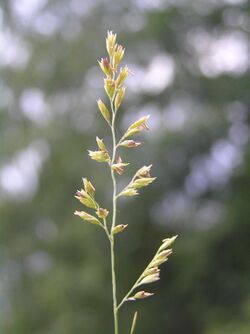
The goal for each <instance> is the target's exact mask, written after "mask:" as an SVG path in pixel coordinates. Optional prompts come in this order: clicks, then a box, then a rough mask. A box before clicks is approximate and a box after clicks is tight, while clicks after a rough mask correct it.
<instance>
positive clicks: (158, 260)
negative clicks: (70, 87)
mask: <svg viewBox="0 0 250 334" xmlns="http://www.w3.org/2000/svg"><path fill="white" fill-rule="evenodd" d="M116 38H117V36H116V34H114V33H113V32H112V31H108V34H107V38H106V48H107V52H108V56H107V57H105V58H102V59H101V60H100V61H98V63H99V65H100V68H101V70H102V72H103V73H104V76H105V77H104V90H105V92H106V95H107V101H106V102H105V101H104V102H103V101H102V100H101V99H99V100H98V101H97V105H98V109H99V111H100V113H101V115H102V116H103V118H104V120H105V121H106V123H107V126H108V127H109V128H110V134H111V138H112V147H111V148H107V146H106V145H105V143H104V141H103V139H101V138H99V137H96V144H97V149H96V150H94V151H92V150H89V151H88V152H89V156H90V158H91V159H93V160H95V161H97V162H100V163H104V164H107V166H108V168H109V170H110V177H111V184H112V188H113V192H112V208H111V217H110V216H109V210H108V209H107V208H103V207H102V206H101V205H100V203H98V202H97V200H96V198H95V193H96V189H95V187H94V186H93V184H92V183H91V182H90V181H89V180H88V179H87V178H83V188H82V189H80V190H77V192H76V196H75V197H76V198H77V199H78V200H79V202H80V203H81V204H82V205H84V206H85V207H87V209H88V210H91V213H89V212H85V211H83V210H81V211H75V215H77V216H79V217H80V218H82V219H83V220H84V221H85V222H88V223H91V224H94V225H96V226H98V227H100V228H101V229H103V231H104V233H105V234H106V236H107V238H108V240H109V243H110V262H111V278H112V296H113V320H114V334H119V317H118V316H119V311H120V308H121V307H122V306H123V305H124V304H125V303H126V302H129V301H136V300H140V299H145V298H148V297H151V296H152V295H153V293H150V292H147V291H144V290H137V289H138V288H139V287H140V286H141V285H146V284H150V283H153V282H156V281H158V280H159V279H160V269H159V266H160V265H161V264H163V263H164V262H166V261H167V260H168V257H169V255H171V254H172V249H171V248H169V247H170V246H171V245H172V244H173V243H174V241H175V239H176V237H177V236H174V237H172V238H167V239H164V240H163V241H162V244H161V246H160V247H159V249H158V250H157V252H156V254H155V255H154V257H153V258H152V260H151V261H150V262H149V264H148V265H147V266H146V268H145V269H144V271H143V272H142V274H141V276H140V277H139V278H138V279H137V280H136V281H135V283H134V284H133V285H132V287H131V289H130V290H129V291H128V293H126V294H125V296H124V297H123V298H122V299H121V301H120V302H119V303H118V302H117V280H116V257H115V254H116V253H115V243H116V236H117V234H119V233H121V232H123V231H124V230H125V229H126V228H127V226H128V225H123V224H117V219H116V213H117V201H118V199H119V198H120V197H126V196H128V197H131V196H136V195H138V194H139V192H138V191H139V189H141V188H143V187H146V186H148V185H150V184H151V183H152V182H153V181H154V180H155V179H156V178H155V177H152V176H151V174H150V172H151V168H152V165H149V166H143V167H141V168H140V169H139V170H138V171H137V172H136V173H135V174H134V176H133V178H132V179H131V181H130V182H129V183H128V185H127V186H125V187H124V188H123V189H120V190H117V182H116V177H117V175H119V176H120V175H122V174H123V173H124V171H125V168H126V167H127V166H128V165H129V163H128V162H124V161H123V159H122V157H121V155H120V152H119V153H118V150H120V149H123V148H125V149H126V148H136V147H138V146H140V145H141V143H140V142H138V141H135V140H133V139H131V137H133V136H134V135H136V134H139V133H140V132H141V131H143V130H149V127H148V125H147V121H148V119H149V115H146V116H143V117H141V118H140V119H138V120H137V121H136V122H134V123H133V124H131V125H130V126H129V127H128V129H127V130H126V131H125V133H124V134H123V135H122V137H121V138H120V139H118V140H117V138H116V115H117V112H119V110H120V106H121V104H122V102H123V99H124V96H125V93H126V87H125V86H124V82H125V80H126V78H127V76H128V75H129V73H130V72H129V69H128V67H127V66H124V67H120V62H121V60H122V59H123V56H124V52H125V49H124V48H123V47H122V46H121V45H119V44H117V42H116ZM136 290H137V291H136ZM136 320H137V312H136V313H135V315H134V318H133V321H132V327H131V330H130V333H131V334H133V333H134V330H135V324H136Z"/></svg>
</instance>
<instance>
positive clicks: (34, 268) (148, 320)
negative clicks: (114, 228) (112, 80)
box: [0, 0, 250, 334]
mask: <svg viewBox="0 0 250 334" xmlns="http://www.w3.org/2000/svg"><path fill="white" fill-rule="evenodd" d="M249 11H250V4H249V2H247V1H246V0H166V1H164V0H154V1H150V0H128V1H123V0H116V1H114V0H113V1H109V0H51V1H48V0H7V1H6V0H1V1H0V27H1V28H0V71H1V77H0V153H1V154H0V332H1V333H4V334H69V333H74V334H80V333H81V334H83V333H84V334H97V333H99V334H100V333H103V334H110V333H112V332H113V329H112V310H111V283H110V271H109V270H110V267H109V266H110V264H109V248H108V243H107V240H106V239H105V236H104V234H103V233H102V231H101V230H98V229H97V228H95V227H94V226H92V225H91V226H90V225H88V224H84V223H82V222H81V221H80V220H79V219H77V217H74V216H73V212H74V210H75V209H79V203H78V202H77V201H76V200H75V199H74V193H75V190H76V189H77V188H79V187H80V186H81V177H82V176H86V177H88V178H90V179H91V180H92V181H93V183H94V184H95V186H96V188H97V189H98V198H99V199H100V200H101V199H102V200H103V202H104V203H105V204H107V205H110V203H109V201H108V198H109V195H110V191H111V189H110V180H109V174H108V171H107V169H105V168H104V167H103V165H101V164H97V163H95V162H94V161H90V159H89V158H88V156H87V149H89V148H90V149H91V148H92V149H93V148H95V136H96V135H97V134H98V135H99V136H100V137H103V138H104V139H105V140H106V141H107V142H108V143H109V142H110V141H109V137H108V129H107V127H106V124H105V122H104V121H103V119H102V117H101V116H100V114H99V112H98V110H97V107H96V100H97V98H99V97H103V98H105V97H104V93H103V81H102V74H101V71H100V69H99V68H98V66H97V59H98V58H99V59H100V58H101V57H103V56H105V54H106V51H105V36H106V31H107V30H108V29H110V30H114V31H115V32H117V33H118V36H119V41H120V43H122V44H123V45H124V46H125V47H126V55H125V60H124V61H123V63H127V64H128V65H129V66H130V68H131V70H132V72H133V73H134V75H133V76H130V78H129V80H128V81H127V87H128V89H127V94H126V100H125V103H124V105H123V109H122V111H121V112H120V113H119V116H118V123H119V130H118V133H119V134H122V131H124V130H125V129H126V127H127V126H128V125H129V124H130V122H132V121H134V120H136V119H137V118H138V117H139V116H142V115H144V114H148V113H149V114H151V119H150V121H149V125H150V128H151V130H150V131H149V132H147V133H145V134H143V136H142V137H141V139H142V141H143V143H144V145H143V146H142V147H140V148H136V149H131V150H127V151H126V149H125V150H124V151H123V153H124V155H126V157H127V158H126V161H127V160H128V161H130V162H131V165H130V166H129V168H127V174H126V175H125V176H124V177H123V178H122V179H123V180H129V177H130V176H131V175H133V173H134V171H135V170H137V169H138V168H139V167H141V166H142V165H145V164H150V163H153V165H154V167H153V174H154V175H156V176H157V178H158V179H157V182H155V183H154V184H153V185H152V186H150V188H147V189H145V190H143V191H142V192H141V195H140V196H139V197H137V198H136V199H130V200H129V199H125V200H122V201H121V202H120V206H119V213H118V218H119V222H120V223H129V228H128V229H127V231H126V233H125V232H124V233H123V234H122V235H121V236H119V243H118V247H117V252H118V262H119V265H118V280H119V297H121V296H122V295H123V294H124V293H125V291H126V290H127V289H128V288H129V287H130V286H131V283H132V282H133V281H134V280H135V278H136V277H137V275H138V274H139V273H140V272H141V270H142V269H143V268H144V266H145V265H146V263H147V261H148V260H149V259H150V257H151V255H152V254H153V252H154V251H155V250H156V249H157V247H158V245H159V243H160V242H161V239H162V238H164V237H167V236H171V235H174V234H179V239H178V241H176V244H175V252H174V255H173V256H171V258H170V260H169V262H168V263H167V265H166V266H165V267H164V269H163V272H162V278H161V281H160V282H159V283H156V284H154V285H153V286H151V287H148V290H149V291H154V292H155V293H156V296H155V297H153V298H151V299H150V300H145V301H143V302H138V303H136V304H134V303H131V304H129V305H128V304H127V306H126V307H124V309H123V310H122V312H121V329H122V330H121V333H128V331H129V325H130V322H131V318H132V315H133V313H134V311H135V310H138V311H139V322H138V327H137V333H143V334H149V333H157V334H166V333H171V334H183V333H185V334H223V333H226V334H236V333H237V334H249V333H250V260H249V255H250V204H249V203H250V149H249V134H250V132H249V105H250V103H249V102H250V77H249V72H248V70H249V65H250V60H249V50H250V40H249V33H250V17H249ZM150 288H151V289H150Z"/></svg>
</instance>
